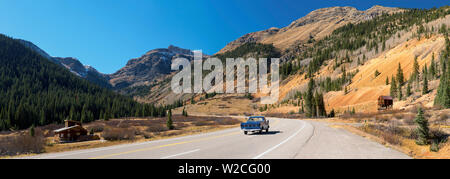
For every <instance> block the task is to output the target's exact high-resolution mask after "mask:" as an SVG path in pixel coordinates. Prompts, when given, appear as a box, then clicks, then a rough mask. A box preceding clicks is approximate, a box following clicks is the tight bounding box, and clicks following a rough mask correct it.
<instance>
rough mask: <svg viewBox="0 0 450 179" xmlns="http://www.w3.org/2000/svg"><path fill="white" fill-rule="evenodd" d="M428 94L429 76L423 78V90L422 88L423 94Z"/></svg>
mask: <svg viewBox="0 0 450 179" xmlns="http://www.w3.org/2000/svg"><path fill="white" fill-rule="evenodd" d="M427 93H428V79H427V75H424V76H423V88H422V94H427Z"/></svg>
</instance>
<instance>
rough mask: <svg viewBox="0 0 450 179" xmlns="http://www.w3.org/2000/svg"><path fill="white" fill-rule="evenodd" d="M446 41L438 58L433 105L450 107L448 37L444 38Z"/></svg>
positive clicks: (449, 46) (449, 53)
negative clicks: (437, 76) (436, 88)
mask: <svg viewBox="0 0 450 179" xmlns="http://www.w3.org/2000/svg"><path fill="white" fill-rule="evenodd" d="M446 43H447V47H446V50H444V51H443V53H442V55H441V60H440V67H441V70H440V71H441V77H440V80H439V87H438V90H437V94H436V97H435V98H434V105H435V106H441V107H444V108H450V65H449V62H450V61H449V58H448V57H449V55H450V45H449V43H450V42H449V40H448V38H446Z"/></svg>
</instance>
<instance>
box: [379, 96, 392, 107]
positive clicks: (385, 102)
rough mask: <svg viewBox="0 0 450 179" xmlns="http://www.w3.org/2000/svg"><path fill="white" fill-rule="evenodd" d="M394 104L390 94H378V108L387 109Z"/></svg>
mask: <svg viewBox="0 0 450 179" xmlns="http://www.w3.org/2000/svg"><path fill="white" fill-rule="evenodd" d="M393 106H394V99H393V98H392V96H380V97H378V109H383V108H385V109H388V108H392V107H393Z"/></svg>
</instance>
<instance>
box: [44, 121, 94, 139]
mask: <svg viewBox="0 0 450 179" xmlns="http://www.w3.org/2000/svg"><path fill="white" fill-rule="evenodd" d="M64 122H65V127H64V128H61V129H57V130H54V131H53V132H54V133H55V135H58V137H59V141H60V142H71V141H79V140H81V138H82V137H83V136H86V135H87V134H88V131H87V130H86V129H85V128H83V126H82V124H81V122H78V121H71V120H65V121H64Z"/></svg>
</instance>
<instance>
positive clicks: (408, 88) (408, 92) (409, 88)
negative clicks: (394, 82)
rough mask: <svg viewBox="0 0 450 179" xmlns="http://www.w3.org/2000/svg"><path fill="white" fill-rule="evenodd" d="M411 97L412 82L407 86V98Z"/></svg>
mask: <svg viewBox="0 0 450 179" xmlns="http://www.w3.org/2000/svg"><path fill="white" fill-rule="evenodd" d="M409 96H411V82H408V86H406V97H409Z"/></svg>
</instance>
